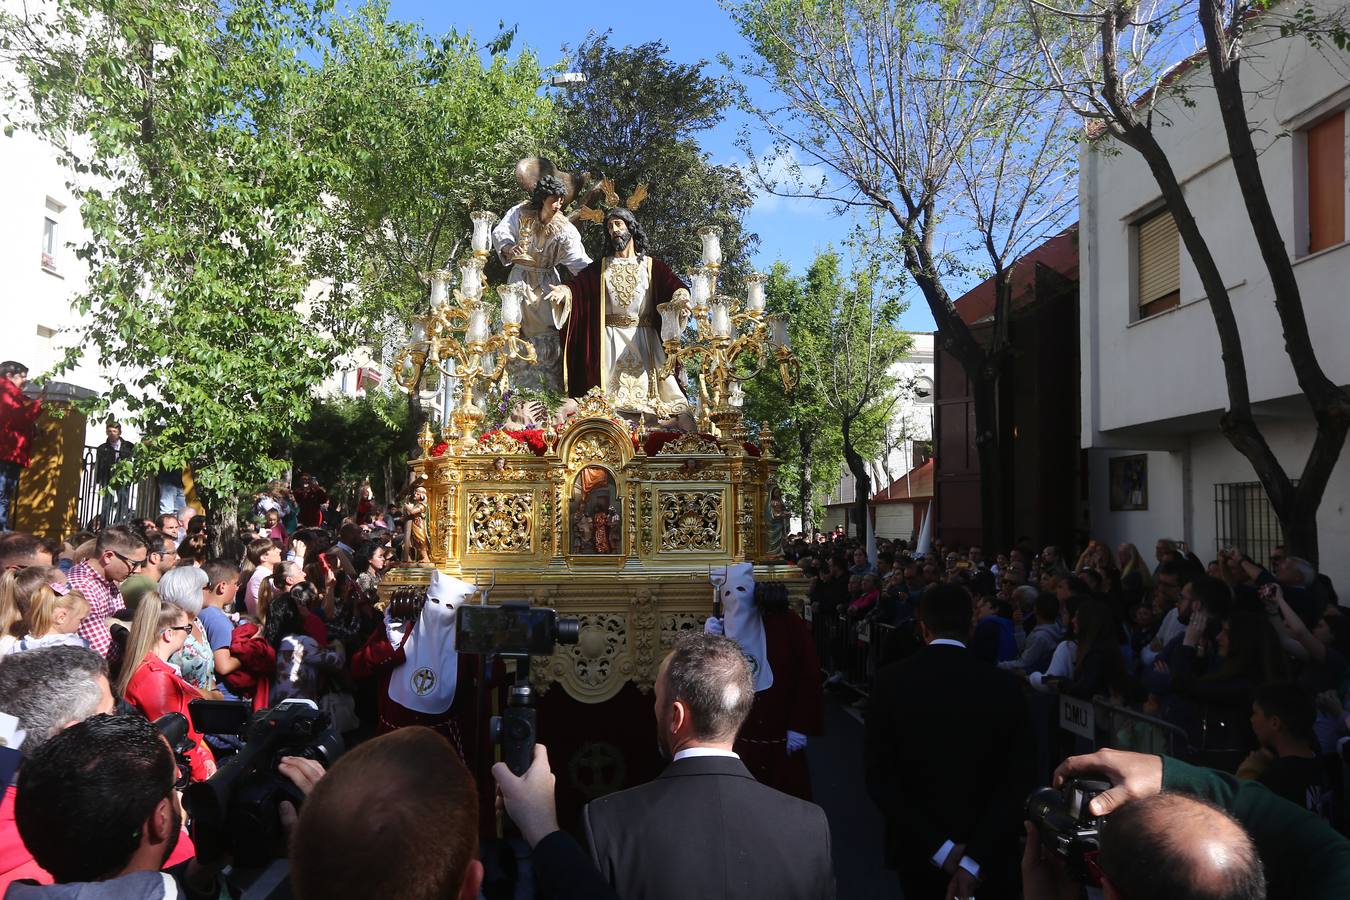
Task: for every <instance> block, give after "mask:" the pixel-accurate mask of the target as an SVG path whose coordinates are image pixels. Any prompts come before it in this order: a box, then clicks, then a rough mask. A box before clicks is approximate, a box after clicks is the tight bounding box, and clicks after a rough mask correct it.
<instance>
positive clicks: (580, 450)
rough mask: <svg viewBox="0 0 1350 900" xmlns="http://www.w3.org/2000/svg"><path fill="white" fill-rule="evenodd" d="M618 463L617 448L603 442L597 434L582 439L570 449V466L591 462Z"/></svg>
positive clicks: (608, 442) (605, 441) (609, 442)
mask: <svg viewBox="0 0 1350 900" xmlns="http://www.w3.org/2000/svg"><path fill="white" fill-rule="evenodd" d="M618 461H619V453H618V448H616V447H615V446H614V444H613V442H611V441H607V440H605V439H604V438H603V437H601V436H600V435H598V434H593V435H591V436H590V437H585V438H582V439H581V440H579V441H577V442H576V445H575V446H573V447H572V456H571V462H572V464H573V465H574V466H575V465H579V464H583V463H592V462H612V463H617V462H618Z"/></svg>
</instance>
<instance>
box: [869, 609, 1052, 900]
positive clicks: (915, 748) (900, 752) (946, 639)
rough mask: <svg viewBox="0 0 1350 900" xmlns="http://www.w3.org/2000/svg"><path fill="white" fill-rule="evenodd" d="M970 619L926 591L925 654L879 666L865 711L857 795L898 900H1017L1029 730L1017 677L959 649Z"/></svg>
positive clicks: (1029, 774) (1030, 772)
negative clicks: (877, 814)
mask: <svg viewBox="0 0 1350 900" xmlns="http://www.w3.org/2000/svg"><path fill="white" fill-rule="evenodd" d="M971 616H972V604H971V598H970V594H968V593H967V592H966V589H965V588H963V587H961V586H960V585H954V584H950V585H948V584H943V585H934V586H932V587H930V588H929V589H928V590H927V591H925V592H924V595H923V597H922V598H921V599H920V601H919V618H920V622H921V626H922V630H923V637H924V642H925V644H926V645H927V646H925V647H924V648H923V649H921V650H919V652H917V653H916V654H914V655H913V656H911V657H910V658H908V659H906V660H903V661H901V662H898V663H896V664H894V665H891V666H888V667H886V668H884V669H882V670H881V672H880V673H879V674H878V675H877V683H876V688H875V689H874V691H873V693H872V696H871V699H870V700H869V702H868V707H867V735H866V741H865V753H866V772H867V788H868V793H870V794H871V796H872V800H873V802H875V803H876V804H877V806H878V807H880V808H881V811H882V813H883V815H884V816H885V817H886V863H887V865H889V866H891V867H892V868H895V869H898V870H899V875H900V884H901V887H902V888H903V889H904V895H905V900H948V898H953V897H955V898H962V900H964V898H966V897H972V896H979V897H981V898H985V897H989V898H996V897H1015V896H1017V891H1018V880H1019V876H1018V859H1019V854H1020V851H1019V847H1018V835H1019V834H1020V833H1021V823H1022V804H1023V802H1024V801H1025V799H1026V796H1027V794H1028V793H1029V792H1030V790H1031V788H1032V787H1034V783H1033V782H1034V780H1035V768H1034V756H1033V753H1034V750H1033V742H1032V735H1031V727H1030V721H1029V716H1028V711H1027V704H1026V700H1025V698H1024V697H1023V696H1022V691H1021V687H1020V686H1019V685H1018V683H1017V680H1016V679H1015V678H1014V677H1013V676H1011V675H1009V674H1008V673H1007V672H1003V671H1001V670H999V669H996V668H994V667H993V666H992V665H990V664H989V663H986V662H982V661H980V660H979V659H977V658H976V657H975V656H974V654H972V653H971V651H969V650H967V649H966V640H967V639H968V638H969V635H970V631H971Z"/></svg>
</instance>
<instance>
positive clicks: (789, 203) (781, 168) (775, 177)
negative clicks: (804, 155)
mask: <svg viewBox="0 0 1350 900" xmlns="http://www.w3.org/2000/svg"><path fill="white" fill-rule="evenodd" d="M756 156H757V162H758V165H759V171H760V173H762V175H763V176H764V178H765V179H766V180H767V181H768V182H769V183H770V184H774V185H776V186H777V187H778V189H779V190H782V191H789V192H792V191H796V192H801V193H810V192H812V191H817V190H828V189H829V186H830V185H829V175H828V172H827V170H826V168H825V167H824V166H821V165H811V164H806V163H803V162H802V161H801V160H800V158H798V156H797V154H796V152H795V151H793V150H792V149H791V148H786V149H784V150H781V151H779V150H776V149H774V148H772V147H771V148H768V149H766V150H764V151H762V152H760V153H757V154H756ZM728 165H732V166H735V167H736V168H738V169H740V170H741V171H742V172H743V173H745V179H746V181H747V182H748V183H749V184H750V187H751V189H752V190H753V191H754V192H755V205H754V207H753V209H752V212H753V213H754V214H757V215H776V214H778V213H791V214H793V215H798V216H800V215H814V216H823V215H828V214H829V213H830V212H831V209H832V207H831V205H830V204H829V203H828V202H826V201H824V200H814V199H811V198H809V197H783V196H779V195H778V194H774V193H771V192H769V191H768V190H765V189H764V188H763V187H762V186H761V185H760V182H759V179H758V178H756V177H754V176H753V175H751V173H750V167H749V161H748V160H746V159H745V157H743V156H741V157H738V158H736V159H733V160H731V161H730V162H729V163H728Z"/></svg>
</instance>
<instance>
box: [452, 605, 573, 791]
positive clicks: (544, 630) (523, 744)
mask: <svg viewBox="0 0 1350 900" xmlns="http://www.w3.org/2000/svg"><path fill="white" fill-rule="evenodd" d="M455 615H456V617H457V619H456V623H455V624H456V627H455V649H456V650H458V651H459V652H460V653H472V654H475V655H479V656H491V655H494V654H495V655H497V656H506V657H512V658H514V659H516V660H518V662H517V664H516V683H515V684H513V685H512V686H511V693H510V695H509V696H508V698H507V701H506V709H505V710H504V711H503V712H502V714H501V715H500V716H493V717H492V721H491V725H490V728H491V734H492V742H493V743H494V744H499V745H501V748H502V761H503V762H505V763H506V767H507V768H508V769H510V770H511V771H512V772H514V773H515V774H516V775H524V774H525V771H526V770H527V769H529V768H530V763H531V762H533V761H534V745H535V741H536V740H537V739H538V721H537V716H536V713H535V709H534V695H533V691H532V690H531V688H530V667H529V666H528V665H526V664H525V662H524V661H525V660H527V659H529V657H531V656H551V655H552V654H553V651H554V649H555V648H556V647H557V645H558V644H575V643H576V642H577V641H578V640H579V639H580V637H581V622H580V620H578V619H573V618H566V617H560V616H559V615H558V611H557V610H554V609H548V608H546V607H532V606H530V605H529V604H528V603H526V602H525V601H523V600H522V601H513V602H509V603H503V604H502V605H501V606H486V605H477V606H476V605H470V604H465V605H463V606H461V607H459V609H458V610H456V613H455Z"/></svg>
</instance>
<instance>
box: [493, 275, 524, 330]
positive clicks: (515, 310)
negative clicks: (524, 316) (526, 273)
mask: <svg viewBox="0 0 1350 900" xmlns="http://www.w3.org/2000/svg"><path fill="white" fill-rule="evenodd" d="M523 288H524V285H523V284H522V283H521V282H519V281H517V282H514V283H512V284H507V285H503V286H502V287H500V288H498V289H497V293H498V294H500V295H501V298H502V324H503V325H519V324H520V317H521V297H520V294H521V290H522V289H523Z"/></svg>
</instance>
